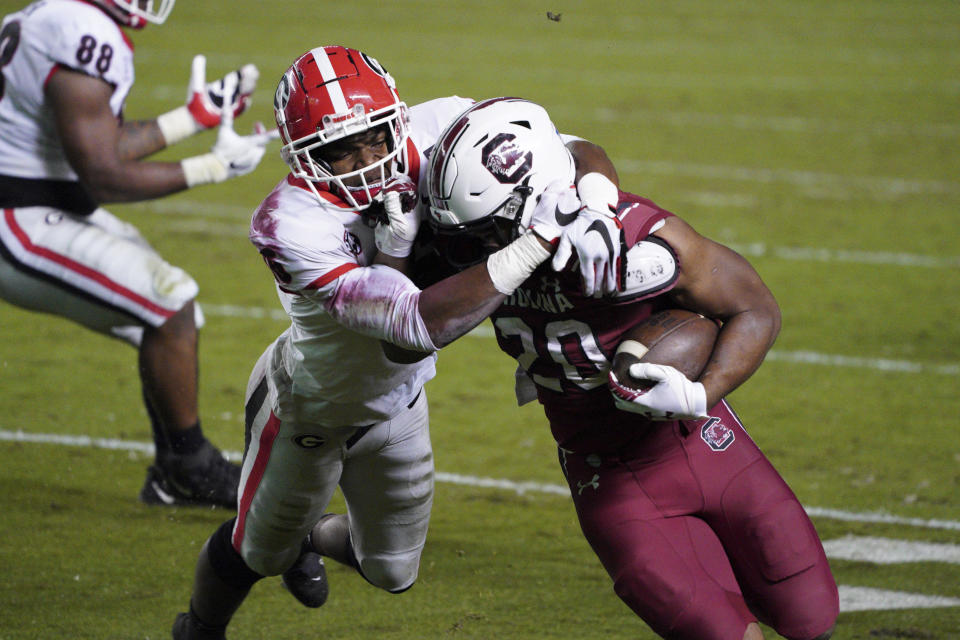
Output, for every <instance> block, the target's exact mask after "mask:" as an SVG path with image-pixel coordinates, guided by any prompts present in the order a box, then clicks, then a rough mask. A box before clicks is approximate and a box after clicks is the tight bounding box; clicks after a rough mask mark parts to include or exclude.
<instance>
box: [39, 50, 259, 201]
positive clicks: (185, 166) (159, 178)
mask: <svg viewBox="0 0 960 640" xmlns="http://www.w3.org/2000/svg"><path fill="white" fill-rule="evenodd" d="M45 92H46V99H47V101H48V103H49V104H50V106H51V108H52V110H53V113H54V121H55V123H56V126H57V131H58V134H59V136H60V140H61V143H62V144H63V148H64V152H65V153H66V156H67V159H68V160H69V161H70V165H71V166H72V167H73V169H74V171H76V172H77V175H78V177H79V178H80V181H81V183H82V184H83V186H84V188H85V189H86V190H87V191H88V192H89V193H90V195H91V197H92V198H93V199H94V200H96V201H97V202H101V203H103V202H135V201H140V200H150V199H153V198H158V197H161V196H165V195H168V194H171V193H175V192H177V191H181V190H183V189H186V188H188V187H190V186H194V185H197V184H204V183H208V182H218V181H221V180H226V179H227V178H230V177H234V176H238V175H243V174H244V173H249V172H250V171H252V170H253V169H254V168H255V167H256V166H257V164H258V163H259V162H260V160H261V158H262V157H263V152H264V150H265V147H266V144H267V143H268V142H269V140H270V139H272V138H273V137H274V136H275V133H274V132H257V133H255V134H254V135H251V136H239V135H237V134H236V133H235V132H234V131H233V118H232V114H227V115H225V116H224V117H223V122H222V124H221V127H220V131H219V132H218V137H217V142H216V144H215V145H214V147H213V149H212V150H211V153H209V154H205V155H203V156H198V157H197V159H193V158H188V159H187V160H185V161H183V162H182V163H181V162H141V161H138V160H136V159H134V158H133V156H134V155H136V154H135V153H134V152H133V150H132V149H131V145H134V146H137V145H140V146H143V145H146V144H149V140H154V141H156V139H157V136H158V130H157V129H156V125H152V127H151V125H149V124H148V125H145V126H143V127H140V128H135V129H133V130H128V129H124V128H123V127H121V126H120V125H119V124H118V122H117V118H116V117H115V116H114V114H113V112H112V111H111V109H110V96H111V93H112V88H111V87H110V85H109V84H107V83H106V82H104V81H102V80H100V79H98V78H93V77H91V76H88V75H85V74H83V73H79V72H75V71H70V70H67V69H59V70H58V71H57V72H56V73H54V74H53V76H52V77H51V78H50V80H49V82H48V83H47V85H46V87H45ZM261 129H262V127H261ZM131 136H139V138H140V142H136V141H134V137H131ZM191 161H192V162H191Z"/></svg>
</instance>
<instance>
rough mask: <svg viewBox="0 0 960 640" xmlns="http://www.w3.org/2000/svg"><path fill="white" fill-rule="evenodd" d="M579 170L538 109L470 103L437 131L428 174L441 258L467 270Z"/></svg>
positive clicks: (516, 102) (511, 101)
mask: <svg viewBox="0 0 960 640" xmlns="http://www.w3.org/2000/svg"><path fill="white" fill-rule="evenodd" d="M575 173H576V168H575V165H574V161H573V156H572V155H571V154H570V151H569V150H568V149H567V147H566V145H565V144H564V143H563V139H562V138H561V137H560V134H559V133H558V132H557V128H556V126H554V124H553V122H552V121H551V120H550V116H549V115H548V114H547V111H546V110H545V109H544V108H543V107H541V106H540V105H538V104H535V103H533V102H530V101H529V100H523V99H521V98H491V99H489V100H484V101H482V102H477V103H476V104H474V105H472V106H471V107H470V108H468V109H467V110H466V111H464V112H463V113H461V114H460V115H459V116H458V117H457V118H456V119H455V120H454V121H453V122H452V123H451V124H450V125H449V126H447V128H446V130H444V132H443V133H442V134H440V137H439V139H438V140H437V144H436V145H435V146H434V147H433V152H432V153H431V155H430V164H429V167H428V169H427V185H428V186H427V192H428V194H429V201H430V207H429V210H430V217H429V222H430V226H431V228H432V229H433V231H434V233H435V234H436V235H437V240H438V241H439V242H438V244H439V245H443V246H442V248H441V253H445V255H444V256H443V257H444V258H446V259H447V261H448V262H450V264H452V265H454V266H458V267H463V266H467V265H468V264H470V263H474V262H478V261H479V260H481V259H483V257H485V255H486V254H487V253H489V252H490V251H491V250H495V249H496V248H497V246H498V245H503V244H506V243H507V242H510V241H511V240H513V239H514V238H516V237H517V236H518V235H520V234H521V233H522V232H523V230H525V229H526V228H527V227H529V226H530V218H531V217H532V215H533V210H534V207H535V206H536V201H537V198H539V196H540V194H541V193H543V192H544V191H545V190H546V188H547V186H548V185H549V184H550V183H552V182H554V181H556V180H565V181H568V182H569V183H570V184H573V182H574V177H575ZM491 236H492V237H491ZM478 240H479V241H480V244H483V246H482V247H481V246H479V245H478Z"/></svg>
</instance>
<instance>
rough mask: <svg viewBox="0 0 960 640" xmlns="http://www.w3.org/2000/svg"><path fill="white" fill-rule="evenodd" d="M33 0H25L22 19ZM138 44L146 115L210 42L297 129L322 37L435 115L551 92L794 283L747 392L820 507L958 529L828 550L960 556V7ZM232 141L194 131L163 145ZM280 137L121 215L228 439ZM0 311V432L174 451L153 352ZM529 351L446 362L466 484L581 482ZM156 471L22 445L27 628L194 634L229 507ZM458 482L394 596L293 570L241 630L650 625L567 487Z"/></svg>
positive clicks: (395, 8)
mask: <svg viewBox="0 0 960 640" xmlns="http://www.w3.org/2000/svg"><path fill="white" fill-rule="evenodd" d="M19 6H20V3H19V2H13V1H12V0H0V13H4V14H5V13H7V12H9V11H11V10H14V9H16V8H19ZM547 10H549V11H552V12H553V13H554V14H557V13H559V14H561V19H560V21H559V22H557V21H553V20H549V19H547V17H546V11H547ZM133 38H134V40H135V42H136V45H137V84H136V86H135V88H134V90H133V93H132V94H131V96H130V99H129V100H128V104H127V109H126V113H127V117H129V118H133V119H136V118H138V117H148V116H152V115H155V114H156V113H159V112H160V111H163V110H167V109H171V108H173V107H175V106H177V105H178V104H180V101H181V100H182V98H183V95H184V92H185V87H186V82H187V77H188V72H189V64H190V59H191V58H192V56H193V55H194V54H195V53H200V52H202V53H205V54H206V55H207V57H208V72H209V73H210V75H211V77H213V75H214V74H219V73H222V72H224V71H226V70H228V69H231V68H235V67H237V66H239V65H240V64H242V63H245V62H248V61H252V62H255V63H256V64H257V65H258V66H259V68H260V70H261V73H262V76H261V82H260V86H259V89H258V90H257V92H256V94H255V102H254V105H253V108H252V110H251V113H250V114H249V115H245V116H243V117H242V118H241V119H240V120H239V121H238V128H240V129H246V128H248V127H250V126H251V125H252V122H253V121H254V120H255V119H259V120H263V121H265V122H270V121H271V120H272V117H273V116H272V111H271V103H272V97H273V90H274V88H275V86H276V81H277V79H278V78H279V76H280V74H281V73H282V72H283V71H284V70H285V69H286V67H287V66H288V65H289V63H290V62H291V61H292V60H293V58H295V57H296V56H297V55H299V54H300V53H302V52H303V51H305V50H307V49H309V48H312V47H314V46H319V45H324V44H344V45H349V46H353V47H357V48H360V49H362V50H365V51H367V52H368V53H370V54H371V55H373V56H375V57H376V58H378V59H379V60H380V62H381V63H383V64H384V65H385V66H386V67H387V68H388V69H389V70H390V71H391V73H392V74H393V75H394V76H395V77H396V79H397V82H398V85H399V88H400V92H401V96H402V97H403V98H404V99H405V100H406V101H407V102H408V103H410V104H414V103H417V102H420V101H423V100H427V99H430V98H434V97H438V96H443V95H451V94H457V95H461V96H469V97H472V98H477V99H480V98H486V97H492V96H498V95H518V96H522V97H526V98H530V99H533V100H536V101H539V102H541V103H542V104H544V105H545V106H546V107H547V108H548V109H549V110H550V111H551V113H552V115H553V117H554V119H555V121H556V123H557V125H558V126H559V128H560V129H561V130H562V131H564V132H568V133H574V134H577V135H581V136H583V137H586V138H589V139H591V140H594V141H596V142H598V143H600V144H602V145H604V147H605V148H606V149H607V151H608V153H609V154H610V156H611V158H612V159H613V160H614V162H615V163H616V164H617V166H618V169H619V172H620V177H621V182H622V184H623V185H624V187H625V188H627V189H629V190H631V191H634V192H636V193H640V194H642V195H645V196H647V197H650V198H652V199H653V200H655V201H656V202H658V203H659V204H661V205H662V206H664V207H666V208H668V209H670V210H672V211H674V212H676V213H677V214H679V215H681V216H683V217H684V219H686V220H687V221H689V222H690V223H691V224H693V225H694V227H696V228H697V229H698V230H700V231H701V232H702V233H704V234H706V235H708V236H710V237H712V238H715V239H717V240H719V241H721V242H724V243H726V244H728V245H730V246H732V247H734V248H735V249H737V250H738V251H740V252H741V253H743V254H744V255H745V256H747V257H748V258H749V259H750V260H751V262H752V263H753V264H754V265H755V266H756V268H757V269H758V271H759V272H760V273H761V275H762V276H763V277H764V279H765V280H766V281H767V283H768V284H769V285H770V287H771V289H772V290H773V292H774V294H775V295H776V296H777V299H778V301H779V302H780V304H781V307H782V309H783V318H784V324H783V330H782V332H781V335H780V337H779V339H778V341H777V344H776V345H775V346H774V350H773V353H772V354H771V356H770V358H769V359H768V362H767V363H765V364H764V366H763V367H761V369H760V370H759V371H758V373H757V374H756V375H755V376H754V377H753V378H752V379H751V380H750V381H749V382H748V383H747V384H746V385H744V386H743V387H742V388H741V389H738V390H737V391H736V392H735V393H734V394H733V396H732V400H733V402H734V405H735V406H736V408H737V410H738V413H739V414H740V415H741V416H742V417H743V418H744V420H745V422H746V423H747V425H748V427H749V428H750V432H751V435H752V436H753V437H754V438H755V439H756V440H757V442H758V443H759V444H760V446H761V447H762V448H763V449H764V450H765V451H766V453H767V454H768V456H769V457H770V458H771V460H772V461H773V462H774V464H775V465H776V466H777V467H778V468H779V469H780V470H781V472H782V473H783V475H784V476H785V477H786V478H787V480H788V481H789V482H790V484H791V486H792V487H793V488H794V490H795V492H796V493H797V495H798V497H799V498H800V500H801V501H802V502H803V503H804V504H805V505H806V506H808V507H812V508H817V509H822V510H826V509H832V510H836V511H840V512H843V513H848V514H865V513H885V514H891V515H894V516H899V517H901V518H915V519H918V520H920V521H930V520H936V521H940V522H941V523H946V524H941V525H940V526H936V523H934V524H933V525H929V526H916V525H908V524H902V523H900V524H898V523H895V522H894V523H876V522H850V521H847V520H844V519H840V518H836V517H826V516H823V515H817V516H815V518H814V521H815V524H816V525H817V528H818V530H819V532H820V534H821V536H822V537H823V539H825V540H832V539H837V538H841V537H843V536H846V535H857V536H879V537H887V538H893V539H901V540H910V541H914V542H938V543H947V544H954V545H956V544H960V524H958V523H957V521H958V520H960V518H958V514H960V498H958V496H960V486H958V485H960V444H958V442H960V439H958V437H957V427H958V420H957V416H958V415H960V400H958V393H957V391H958V386H960V385H958V379H960V322H958V317H960V234H958V232H957V226H958V223H960V217H958V213H957V212H958V210H960V181H958V176H960V154H957V151H956V150H957V145H958V139H960V108H958V105H960V101H958V94H960V81H958V74H957V71H958V68H960V46H958V45H960V5H958V4H957V3H956V2H952V1H935V0H931V1H929V2H923V3H913V2H911V3H904V2H894V1H885V0H870V1H867V0H861V1H848V0H840V1H833V2H826V1H822V2H821V1H811V2H804V3H796V2H787V1H783V0H781V1H777V0H773V1H769V2H759V3H747V2H722V3H721V2H708V1H706V0H679V1H676V2H670V3H659V2H637V1H630V2H627V1H613V2H602V3H601V2H580V3H573V2H567V3H563V2H560V3H559V4H553V5H544V4H541V3H535V2H531V1H529V0H518V1H511V2H502V1H497V2H495V1H492V0H487V1H479V2H472V3H469V4H464V3H449V2H437V1H436V0H419V1H409V2H397V3H381V2H373V1H372V0H357V1H354V2H349V3H319V2H305V1H302V0H284V1H283V2H279V3H267V2H261V1H258V0H236V1H235V2H231V3H225V2H215V1H212V0H207V1H205V2H187V1H186V0H182V1H181V2H180V3H178V5H177V7H176V8H175V10H174V12H173V14H172V16H171V18H170V20H169V21H168V23H167V24H166V25H163V26H162V27H159V28H148V29H147V30H145V31H143V32H142V33H136V34H134V35H133ZM210 144H212V136H211V135H205V136H198V137H197V138H195V139H192V140H190V141H188V142H185V143H183V144H182V145H180V146H179V147H176V148H174V149H172V150H168V151H166V152H164V153H163V154H161V157H162V158H164V159H178V158H181V157H184V156H186V155H189V154H193V153H198V152H200V151H203V150H205V149H207V148H208V147H209V145H210ZM276 151H277V149H276V147H273V148H271V150H270V152H269V153H268V156H267V158H266V159H265V161H264V162H263V164H262V165H261V166H260V167H259V168H258V170H257V172H255V173H254V174H252V175H250V176H246V177H244V178H241V179H238V180H233V181H230V182H227V183H224V184H221V185H216V186H209V187H203V188H199V189H196V190H193V191H190V192H187V193H184V194H180V195H177V196H174V197H169V198H166V199H163V200H160V201H157V202H153V203H149V204H138V205H124V206H121V205H115V206H111V207H110V208H111V210H112V211H113V212H115V213H116V214H118V215H120V216H121V217H123V218H125V219H127V220H129V221H130V222H133V223H134V224H136V225H137V226H138V227H139V228H140V229H141V230H142V231H143V233H144V234H145V235H146V236H147V237H148V238H149V239H150V240H151V242H152V243H153V244H154V245H155V246H156V247H157V248H158V249H159V250H160V252H161V253H162V254H163V255H164V256H165V257H166V258H167V259H168V260H169V261H171V262H173V263H174V264H177V265H179V266H181V267H183V268H184V269H186V270H187V271H188V272H189V273H191V274H192V275H193V276H194V277H195V278H196V279H197V281H198V282H199V283H200V287H201V294H200V301H201V303H202V304H203V305H204V306H205V308H206V309H207V325H206V327H205V328H204V330H203V333H202V338H201V408H202V411H203V420H204V429H205V431H206V432H207V433H208V434H209V435H210V436H211V438H212V439H213V440H214V441H215V442H217V443H218V444H219V445H220V446H222V447H223V448H225V449H228V450H232V451H238V450H240V449H241V448H242V445H243V433H242V422H241V417H242V406H241V405H242V394H243V389H244V387H245V384H246V377H247V374H248V372H249V369H250V367H251V366H252V365H253V363H254V361H255V359H256V357H257V356H258V355H259V353H260V352H261V351H262V349H263V348H264V347H265V346H266V345H267V344H268V343H269V341H270V340H272V339H273V338H274V337H275V336H276V334H277V333H279V332H280V331H281V330H282V329H283V328H284V326H285V324H284V322H283V321H282V320H277V319H275V318H273V317H271V316H270V315H269V312H270V311H272V310H278V309H279V306H278V304H277V302H276V297H275V294H274V292H273V287H272V284H271V282H270V278H269V274H268V272H267V270H266V269H265V268H264V266H263V264H262V262H261V261H260V259H259V257H258V256H257V255H256V253H255V252H254V251H253V249H252V247H251V246H250V245H249V243H248V242H247V241H246V240H245V233H246V224H247V220H248V219H249V213H250V211H251V209H252V208H253V207H254V206H256V204H257V203H258V202H259V201H260V199H261V198H262V197H263V196H264V195H265V194H266V193H267V191H268V190H269V189H270V188H271V187H272V185H273V184H274V183H275V182H276V181H277V180H279V179H280V178H281V177H282V175H283V174H284V172H285V168H284V165H283V164H282V162H281V160H280V159H279V155H278V154H277V152H276ZM258 312H259V313H260V315H259V316H258V315H257V313H258ZM0 328H2V330H3V334H4V338H3V339H2V340H0V416H2V417H0V430H2V431H4V432H8V433H9V432H15V431H17V430H22V431H24V432H27V433H29V434H59V435H77V436H80V435H82V436H91V437H99V438H115V439H120V440H123V441H132V442H144V441H147V440H148V439H149V436H148V426H147V422H146V417H145V415H144V412H143V410H142V408H141V405H140V400H139V388H138V383H137V378H136V370H135V355H134V353H133V351H132V350H131V349H129V348H127V347H126V346H124V345H122V344H120V343H117V342H114V341H111V340H109V339H107V338H104V337H101V336H96V335H91V334H88V333H85V332H83V331H82V330H79V329H78V328H76V327H74V326H72V325H70V324H69V323H67V322H65V321H62V320H59V319H56V318H51V317H46V316H39V315H35V314H29V313H26V312H23V311H21V310H19V309H15V308H13V307H10V306H8V305H2V306H0ZM513 367H514V365H513V363H512V362H511V361H510V360H509V359H508V358H507V357H506V356H504V355H502V354H501V353H499V352H498V350H497V349H496V348H495V345H494V343H493V341H492V339H491V338H489V337H484V335H479V336H471V337H467V338H464V339H463V340H461V341H459V342H457V343H455V344H454V345H451V346H450V347H448V348H447V349H445V350H444V352H443V353H441V357H440V361H439V375H438V377H437V379H436V380H435V381H433V382H431V383H430V384H429V386H428V395H429V399H430V403H431V414H432V416H431V430H432V433H433V440H434V446H435V453H436V460H437V468H438V471H441V472H444V473H448V474H449V473H453V472H455V473H457V474H460V475H464V476H477V477H491V478H498V479H505V480H510V481H513V482H518V483H519V482H528V481H529V482H537V483H542V484H547V485H551V486H554V485H559V484H560V482H561V478H560V474H559V471H558V469H557V466H556V462H555V460H556V457H555V453H554V448H553V446H552V442H551V439H550V436H549V433H548V431H547V429H546V426H545V422H544V419H543V417H542V415H541V414H540V412H539V410H538V409H537V407H535V406H525V407H522V408H517V407H516V406H515V403H514V401H513V391H512V371H513ZM147 464H149V457H148V456H146V455H145V454H142V453H137V452H129V451H126V450H108V449H103V448H96V447H92V448H91V447H70V446H63V445H57V444H39V443H31V442H0V513H2V517H0V537H2V540H3V544H2V545H0V568H2V570H3V575H4V580H3V581H2V583H0V640H14V639H16V640H21V639H24V640H26V639H34V638H44V639H46V638H54V637H70V638H84V639H92V640H99V639H105V638H152V639H157V638H166V637H169V626H170V624H171V623H172V620H173V617H174V615H175V614H176V612H177V611H180V610H182V609H183V608H184V606H185V605H186V601H187V598H188V597H189V589H190V581H191V574H192V567H193V562H194V560H195V557H196V553H197V551H198V549H199V546H200V545H201V544H202V543H203V541H204V540H205V539H206V537H207V536H208V535H209V534H210V533H211V532H212V531H213V530H214V528H215V527H216V526H217V525H218V524H219V523H220V522H221V521H223V520H224V519H226V517H227V514H226V512H224V511H219V510H205V509H182V508H181V509H162V508H149V507H146V506H143V505H140V504H139V503H137V501H136V499H135V496H136V493H137V491H138V490H139V488H140V484H141V483H142V481H143V476H144V470H145V467H146V465H147ZM447 478H448V477H447V476H444V481H441V482H438V484H437V495H436V501H435V508H434V515H433V520H432V523H431V531H430V536H429V539H428V543H427V547H426V550H425V553H424V558H423V565H422V568H421V577H420V580H419V582H418V584H417V585H416V586H415V587H414V588H413V589H412V590H410V591H409V592H407V593H405V594H403V595H401V596H390V595H387V594H384V593H381V592H378V591H377V590H375V589H373V588H372V587H370V586H369V585H368V584H366V583H365V582H364V581H363V580H362V579H360V578H359V577H358V576H356V575H354V574H352V573H350V572H348V571H347V570H345V569H342V568H341V567H338V566H331V568H330V573H331V576H330V579H331V584H332V594H331V599H330V602H329V603H328V604H327V605H326V606H325V607H324V608H323V609H320V610H319V611H308V610H306V609H303V608H301V607H299V606H298V605H297V604H296V603H295V602H294V601H293V599H292V598H290V596H289V595H288V594H286V593H285V592H284V591H283V589H282V588H281V587H280V583H279V581H278V580H276V579H272V580H267V581H264V582H263V583H261V584H259V585H258V586H257V587H256V588H255V590H254V592H253V594H252V595H251V597H250V598H249V600H248V602H247V603H246V604H245V605H244V607H243V608H242V609H241V611H240V613H238V615H237V618H236V620H235V623H234V625H233V626H232V627H231V636H230V637H231V638H271V639H286V638H291V639H292V638H305V637H323V638H372V637H378V638H385V639H398V640H399V639H405V640H406V639H422V638H447V637H451V638H497V639H512V638H517V639H540V638H569V637H578V638H589V639H600V638H628V637H629V638H653V637H654V636H653V634H652V633H651V632H650V631H649V630H648V629H647V628H646V626H645V625H644V624H643V623H642V622H640V621H639V620H638V619H637V618H636V617H635V616H633V614H632V613H631V612H630V611H629V610H628V609H627V608H626V607H625V606H624V605H623V604H622V603H621V602H620V601H619V600H618V599H617V598H616V596H615V595H614V594H613V591H612V588H611V585H610V581H609V579H608V578H607V576H606V574H605V573H604V571H603V570H602V568H601V567H600V565H599V563H598V561H597V560H596V558H595V557H594V556H593V554H592V552H591V551H590V549H589V548H588V546H587V544H586V543H585V542H584V540H583V539H582V536H581V535H580V533H579V530H578V527H577V523H576V519H575V516H574V514H573V510H572V507H571V505H570V501H569V499H568V498H565V497H563V496H559V495H554V494H550V493H543V492H539V491H536V490H532V491H528V492H526V493H523V494H518V493H516V492H513V491H510V490H505V489H494V488H484V487H477V486H470V485H461V484H452V483H450V482H447V481H446V479H447ZM832 566H833V568H834V571H835V574H836V577H837V581H838V582H839V583H840V584H841V585H845V586H856V587H871V588H875V589H885V590H892V591H904V592H909V593H919V594H926V595H930V596H942V597H947V598H954V599H960V569H958V567H957V565H956V564H953V563H949V562H922V563H919V562H907V563H895V564H873V563H868V562H858V561H849V560H840V559H834V560H832ZM958 630H960V607H957V606H949V607H939V608H931V609H919V608H913V609H900V610H896V609H887V610H877V609H873V610H866V611H852V612H845V613H842V614H841V617H840V624H839V627H838V631H837V633H836V635H835V636H834V637H835V638H838V639H840V640H846V639H861V638H862V639H867V638H869V639H877V638H880V639H888V638H922V639H949V638H957V637H960V631H958ZM766 632H767V636H768V638H773V637H776V636H775V634H773V632H771V631H770V630H769V629H768V630H766Z"/></svg>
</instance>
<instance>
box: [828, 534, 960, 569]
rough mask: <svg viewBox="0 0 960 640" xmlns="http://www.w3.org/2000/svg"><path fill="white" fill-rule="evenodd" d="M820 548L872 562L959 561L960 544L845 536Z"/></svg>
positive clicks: (833, 554) (958, 562)
mask: <svg viewBox="0 0 960 640" xmlns="http://www.w3.org/2000/svg"><path fill="white" fill-rule="evenodd" d="M823 549H824V551H826V552H827V555H828V556H830V557H831V558H839V559H841V560H853V561H856V562H870V563H873V564H896V563H900V562H946V563H949V564H960V545H956V544H937V543H932V542H916V541H913V540H894V539H891V538H875V537H872V536H854V535H847V536H844V537H842V538H837V539H835V540H825V541H824V543H823Z"/></svg>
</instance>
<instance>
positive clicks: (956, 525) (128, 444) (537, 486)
mask: <svg viewBox="0 0 960 640" xmlns="http://www.w3.org/2000/svg"><path fill="white" fill-rule="evenodd" d="M0 441H7V442H33V443H40V444H58V445H64V446H72V447H94V448H98V449H112V450H121V451H137V452H139V453H144V454H146V455H151V456H152V455H153V443H150V442H138V441H135V440H120V439H117V438H91V437H90V436H71V435H64V434H59V433H29V432H26V431H23V430H17V431H8V430H6V429H0ZM223 453H224V455H225V456H226V457H227V458H228V459H229V460H232V461H234V462H238V461H240V459H241V458H242V454H241V453H240V452H239V451H224V452H223ZM435 475H436V479H437V481H438V482H446V483H449V484H459V485H466V486H470V487H481V488H495V489H505V490H508V491H514V492H516V493H518V494H520V495H523V494H524V493H528V492H532V493H546V494H551V495H560V496H566V495H569V493H570V492H569V490H568V489H567V487H565V486H563V485H559V484H549V483H541V482H515V481H513V480H505V479H502V478H485V477H482V476H470V475H461V474H458V473H448V472H444V471H438V472H436V474H435ZM804 509H806V511H807V513H809V514H810V515H811V516H813V517H823V518H830V519H833V520H841V521H848V522H876V523H882V524H901V525H907V526H911V527H920V528H925V529H947V530H951V531H960V522H957V521H953V520H924V519H922V518H904V517H901V516H895V515H890V514H886V513H857V512H852V511H843V510H840V509H824V508H820V507H804Z"/></svg>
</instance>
